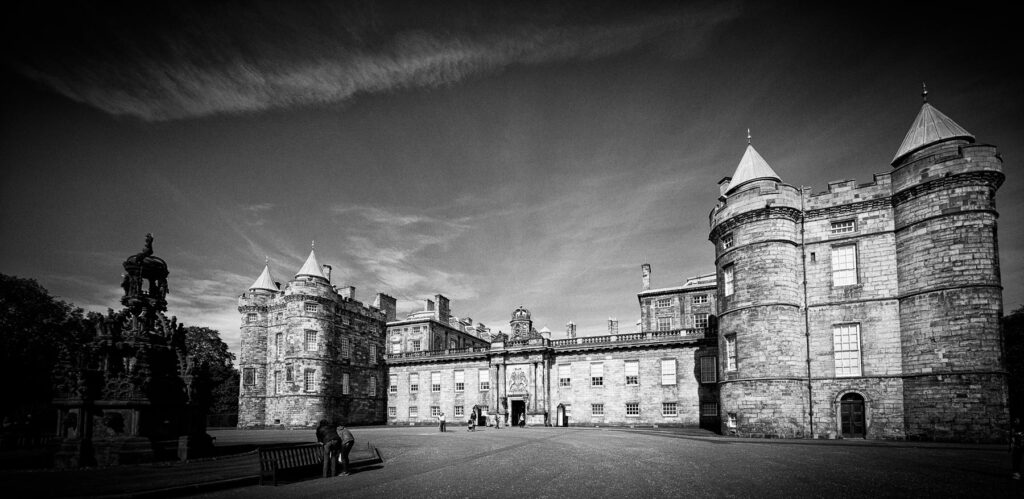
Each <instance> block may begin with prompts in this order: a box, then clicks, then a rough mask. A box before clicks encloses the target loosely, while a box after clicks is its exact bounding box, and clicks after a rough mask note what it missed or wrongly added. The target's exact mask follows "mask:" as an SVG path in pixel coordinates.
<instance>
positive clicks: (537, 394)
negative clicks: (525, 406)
mask: <svg viewBox="0 0 1024 499" xmlns="http://www.w3.org/2000/svg"><path fill="white" fill-rule="evenodd" d="M538 387H539V383H537V363H536V362H534V363H533V397H532V399H531V400H530V402H531V403H530V406H531V407H532V410H533V412H537V399H538V398H540V391H539V390H538Z"/></svg>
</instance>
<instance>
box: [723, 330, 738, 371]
mask: <svg viewBox="0 0 1024 499" xmlns="http://www.w3.org/2000/svg"><path fill="white" fill-rule="evenodd" d="M725 370H726V371H735V370H736V335H735V334H730V335H728V336H726V337H725Z"/></svg>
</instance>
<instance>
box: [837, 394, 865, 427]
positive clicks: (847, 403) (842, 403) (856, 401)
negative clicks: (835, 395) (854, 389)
mask: <svg viewBox="0 0 1024 499" xmlns="http://www.w3.org/2000/svg"><path fill="white" fill-rule="evenodd" d="M839 426H840V432H841V433H842V434H843V438H864V437H865V436H866V435H867V424H866V423H865V417H864V397H862V396H861V395H860V394H859V393H847V394H846V395H843V398H842V399H840V400H839Z"/></svg>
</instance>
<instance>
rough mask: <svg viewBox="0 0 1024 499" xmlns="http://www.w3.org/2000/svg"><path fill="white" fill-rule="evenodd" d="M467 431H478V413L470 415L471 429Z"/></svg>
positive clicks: (474, 412)
mask: <svg viewBox="0 0 1024 499" xmlns="http://www.w3.org/2000/svg"><path fill="white" fill-rule="evenodd" d="M467 431H476V411H473V412H471V413H469V428H468V429H467Z"/></svg>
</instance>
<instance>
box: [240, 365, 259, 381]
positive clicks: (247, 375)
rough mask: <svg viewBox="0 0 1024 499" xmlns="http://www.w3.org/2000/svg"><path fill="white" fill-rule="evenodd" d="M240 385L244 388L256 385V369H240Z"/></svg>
mask: <svg viewBox="0 0 1024 499" xmlns="http://www.w3.org/2000/svg"><path fill="white" fill-rule="evenodd" d="M242 384H243V385H245V386H252V385H255V384H256V369H255V368H252V367H246V368H244V369H242Z"/></svg>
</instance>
